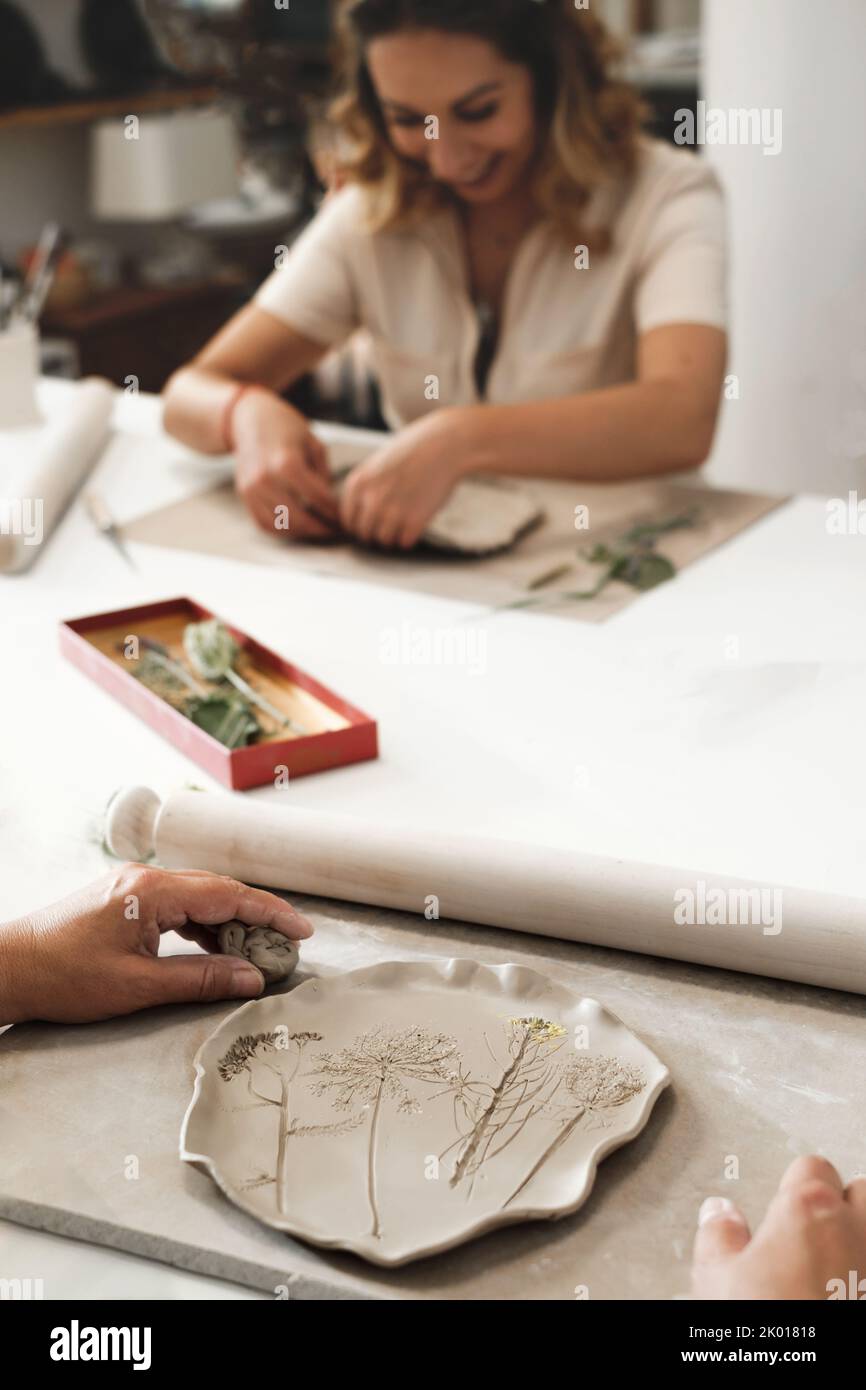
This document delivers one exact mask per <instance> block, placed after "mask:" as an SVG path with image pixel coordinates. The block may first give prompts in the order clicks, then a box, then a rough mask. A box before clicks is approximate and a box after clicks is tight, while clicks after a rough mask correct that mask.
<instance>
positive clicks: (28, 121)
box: [0, 86, 219, 130]
mask: <svg viewBox="0 0 866 1390" xmlns="http://www.w3.org/2000/svg"><path fill="white" fill-rule="evenodd" d="M218 96H219V89H218V88H217V87H212V86H204V87H179V88H170V87H167V88H165V89H164V90H161V91H160V90H156V91H144V92H130V93H128V94H127V95H126V96H122V97H88V98H86V99H83V100H81V101H63V102H57V103H56V104H55V105H53V106H18V107H16V108H15V109H14V110H12V111H0V130H21V129H24V128H25V127H30V128H34V127H39V126H42V127H45V126H60V125H90V124H91V123H92V122H93V121H101V120H105V119H108V118H110V117H112V116H128V115H135V116H141V115H145V114H147V113H149V112H153V111H177V110H180V109H181V108H182V107H187V106H206V105H208V104H209V103H210V102H213V101H216V99H217V97H218Z"/></svg>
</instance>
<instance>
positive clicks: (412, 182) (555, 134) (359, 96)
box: [331, 0, 646, 250]
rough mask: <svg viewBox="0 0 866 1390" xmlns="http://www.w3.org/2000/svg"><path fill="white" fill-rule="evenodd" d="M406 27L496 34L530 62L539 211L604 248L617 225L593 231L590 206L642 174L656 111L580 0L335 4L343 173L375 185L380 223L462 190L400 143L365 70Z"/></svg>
mask: <svg viewBox="0 0 866 1390" xmlns="http://www.w3.org/2000/svg"><path fill="white" fill-rule="evenodd" d="M408 28H412V29H419V30H420V29H436V30H440V31H443V30H444V31H445V32H447V33H457V34H466V35H471V36H472V37H475V38H482V39H486V40H487V41H488V42H489V43H491V44H492V45H493V47H494V48H495V49H496V50H497V51H498V52H499V53H501V54H502V56H503V57H504V58H505V59H507V60H508V61H510V62H513V63H519V64H521V65H522V66H524V67H526V68H528V69H529V71H530V72H531V74H532V77H533V82H534V88H535V104H536V111H537V114H538V119H539V123H540V129H541V139H540V143H539V155H538V160H537V166H536V172H535V177H534V181H533V183H534V194H535V198H536V201H537V203H538V206H539V208H540V209H541V211H542V213H543V214H545V215H546V216H547V217H548V218H549V219H550V221H551V222H552V223H553V224H554V226H556V227H557V228H558V229H559V230H561V232H562V234H563V236H566V237H569V238H571V237H574V236H577V237H578V238H580V239H581V240H583V241H585V242H587V243H588V244H589V243H592V244H594V246H595V247H596V249H601V250H603V249H605V248H606V246H607V245H608V244H609V240H610V238H609V230H608V229H605V228H588V227H586V226H585V224H584V217H585V209H586V205H587V202H588V201H589V198H590V196H591V194H592V192H593V190H594V189H596V188H597V187H599V186H601V185H604V184H607V183H610V182H611V181H613V180H616V179H618V178H622V177H624V176H626V177H627V176H629V175H631V174H632V173H633V172H634V169H635V167H636V164H637V161H638V150H639V139H640V135H641V131H642V128H643V124H644V119H645V115H646V112H645V108H644V106H643V103H642V101H641V99H640V97H639V95H638V93H637V92H636V91H635V89H634V88H633V87H631V86H629V85H628V84H627V83H626V82H622V81H619V80H617V79H615V78H614V77H612V76H611V75H610V64H611V63H612V62H613V60H614V59H615V58H617V57H618V56H619V53H620V50H619V46H618V45H617V44H616V43H615V42H614V41H613V39H612V38H611V36H610V34H609V32H608V30H607V29H606V28H605V26H604V24H603V23H602V22H601V20H599V19H597V18H596V17H595V15H593V14H591V13H590V12H589V10H585V9H583V10H579V9H576V8H575V5H574V0H337V32H338V43H339V49H338V52H339V59H338V74H339V89H340V94H339V95H338V97H337V98H336V100H335V101H334V103H333V105H332V107H331V115H332V118H333V119H334V120H335V122H336V123H337V126H338V128H339V131H340V133H341V134H342V136H344V137H345V143H346V146H347V149H348V154H347V157H346V159H345V160H341V166H342V171H343V173H344V175H345V177H347V178H348V179H350V180H351V181H353V182H355V183H359V184H361V185H362V186H363V187H364V188H365V189H366V190H367V192H368V195H369V205H370V226H371V230H390V229H394V228H399V227H406V226H410V225H412V224H413V223H414V222H416V221H417V220H418V219H419V218H421V217H423V216H424V215H425V213H428V212H430V211H432V210H434V209H435V208H437V207H441V206H442V205H443V203H445V202H447V201H448V199H449V198H450V197H451V196H452V195H450V194H449V193H448V192H447V190H445V189H444V188H443V187H441V186H440V185H438V184H436V183H435V182H434V181H433V180H432V179H431V178H430V177H429V175H428V174H427V173H426V171H424V170H423V169H419V168H418V167H417V165H415V164H412V163H411V162H410V161H408V160H406V159H404V158H403V157H402V156H401V155H399V154H398V153H397V151H396V150H395V149H394V147H393V145H392V144H391V141H390V139H389V137H388V133H387V129H386V125H385V121H384V119H383V116H382V112H381V109H380V107H379V101H378V97H377V95H376V90H375V87H374V85H373V81H372V78H371V76H370V72H369V69H368V67H367V59H366V48H367V45H368V44H369V43H370V42H371V41H372V40H373V39H375V38H380V37H382V36H383V35H385V34H391V33H394V32H396V31H398V30H400V29H408Z"/></svg>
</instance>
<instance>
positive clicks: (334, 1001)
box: [181, 960, 670, 1265]
mask: <svg viewBox="0 0 866 1390" xmlns="http://www.w3.org/2000/svg"><path fill="white" fill-rule="evenodd" d="M195 1065H196V1080H195V1090H194V1093H193V1098H192V1101H191V1102H190V1106H189V1109H188V1111H187V1113H186V1116H185V1118H184V1123H183V1129H182V1132H181V1158H182V1159H184V1160H185V1161H186V1162H187V1163H194V1164H196V1165H198V1166H200V1167H202V1168H203V1169H204V1170H205V1171H207V1172H208V1173H210V1175H211V1176H212V1177H213V1179H214V1180H215V1182H216V1183H218V1185H219V1186H220V1188H221V1189H222V1190H223V1192H224V1193H225V1194H226V1196H227V1197H229V1198H230V1199H231V1201H233V1202H235V1203H236V1204H237V1205H238V1206H239V1207H242V1208H243V1210H244V1211H247V1212H249V1213H250V1214H251V1215H253V1216H255V1217H257V1218H258V1219H259V1220H260V1221H264V1222H265V1223H266V1224H267V1225H269V1226H275V1227H277V1228H278V1229H279V1230H282V1231H290V1232H291V1233H292V1235H295V1236H299V1237H301V1238H302V1239H303V1240H307V1241H310V1242H311V1243H313V1244H315V1245H321V1246H326V1247H328V1248H338V1249H342V1250H353V1251H354V1252H355V1253H356V1254H358V1255H362V1256H363V1257H364V1258H365V1259H367V1260H371V1261H373V1262H374V1263H375V1264H380V1265H400V1264H404V1263H406V1262H407V1261H408V1260H415V1259H418V1258H419V1257H420V1256H422V1255H431V1254H434V1253H435V1252H437V1251H440V1250H447V1249H449V1248H450V1247H451V1246H454V1245H458V1244H459V1243H460V1242H461V1241H465V1240H468V1239H470V1238H471V1237H472V1236H476V1235H479V1234H481V1232H483V1231H488V1230H491V1229H492V1228H493V1227H496V1226H502V1225H506V1224H507V1223H510V1222H514V1221H525V1220H529V1219H531V1218H538V1217H557V1216H564V1215H565V1214H566V1213H568V1212H573V1211H575V1210H576V1208H577V1207H579V1206H580V1204H581V1202H583V1201H584V1200H585V1198H586V1197H587V1195H588V1193H589V1191H590V1189H591V1187H592V1183H593V1179H594V1177H595V1170H596V1167H597V1165H598V1163H599V1161H600V1160H601V1159H602V1158H604V1157H605V1156H606V1155H607V1154H609V1153H611V1152H612V1151H613V1150H614V1149H616V1148H618V1147H619V1146H620V1145H621V1144H625V1143H626V1142H627V1141H628V1140H629V1139H633V1138H634V1137H635V1135H637V1134H638V1133H639V1132H640V1131H641V1130H642V1129H643V1127H644V1125H645V1124H646V1122H647V1120H648V1118H649V1114H650V1111H651V1110H652V1107H653V1104H654V1102H655V1100H656V1098H657V1096H658V1095H659V1093H660V1092H661V1091H662V1090H663V1089H664V1087H665V1086H666V1085H667V1084H668V1081H669V1079H670V1078H669V1075H668V1072H667V1070H666V1068H665V1067H664V1066H663V1065H662V1064H661V1062H660V1061H659V1060H658V1058H657V1057H655V1056H654V1055H653V1053H652V1052H650V1051H649V1049H648V1048H647V1047H645V1046H644V1044H643V1043H642V1042H640V1041H639V1040H638V1039H637V1038H636V1037H635V1036H634V1034H633V1033H630V1032H629V1031H628V1029H627V1028H625V1027H624V1026H623V1024H622V1023H620V1021H619V1019H618V1018H616V1017H614V1015H613V1014H611V1013H608V1011H607V1010H606V1009H604V1008H602V1006H601V1005H600V1004H598V1003H596V1001H595V1000H594V999H582V998H580V997H579V996H578V995H576V994H574V993H573V992H572V991H571V990H569V989H566V988H565V987H564V986H562V985H557V984H555V983H554V982H553V981H551V980H549V979H546V978H545V977H544V976H543V975H539V974H536V972H535V971H534V970H527V969H525V968H524V967H523V966H518V965H500V966H483V965H478V964H477V963H476V962H474V961H469V960H451V961H439V962H424V963H421V964H417V963H414V962H406V963H402V962H394V963H389V964H384V965H375V966H371V967H368V968H367V969H364V970H353V971H350V972H349V973H347V974H343V975H335V976H332V977H329V978H326V979H314V980H309V981H307V982H306V983H305V984H303V985H299V986H298V987H297V988H296V989H294V990H292V991H291V992H290V993H288V994H276V995H272V996H271V997H269V998H265V999H257V1000H254V1001H253V1002H252V1003H249V1004H245V1005H244V1006H243V1007H242V1008H240V1009H238V1010H237V1011H236V1012H235V1013H233V1014H231V1015H230V1016H229V1017H228V1018H226V1019H225V1020H224V1021H223V1022H222V1023H221V1024H220V1026H219V1028H218V1029H217V1030H216V1032H215V1033H213V1034H212V1036H211V1037H210V1038H209V1039H208V1040H207V1042H206V1043H205V1044H204V1046H203V1047H202V1048H201V1049H200V1050H199V1052H198V1055H197V1056H196V1059H195Z"/></svg>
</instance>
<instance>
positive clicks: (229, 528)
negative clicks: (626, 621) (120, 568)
mask: <svg viewBox="0 0 866 1390" xmlns="http://www.w3.org/2000/svg"><path fill="white" fill-rule="evenodd" d="M520 487H521V490H522V491H524V492H526V493H527V494H528V495H530V496H531V497H532V498H533V499H534V501H535V502H536V503H537V504H538V506H539V507H540V508H541V509H542V511H543V512H544V515H545V520H544V521H543V522H542V523H541V524H540V525H539V526H536V527H535V528H534V529H533V530H531V531H530V532H528V534H527V535H525V536H524V537H523V538H522V539H521V540H520V541H518V542H517V544H516V545H515V546H514V547H513V548H512V549H510V550H507V551H503V552H502V553H501V554H498V555H492V556H490V557H488V558H486V559H472V558H467V557H466V556H450V555H443V554H435V553H433V552H432V551H429V550H417V551H413V552H412V553H411V554H409V555H401V554H385V553H382V552H376V551H372V550H364V549H362V548H361V547H360V546H350V545H325V546H309V545H292V544H291V543H289V542H288V541H287V540H286V539H285V537H284V536H282V537H280V536H277V535H276V534H274V535H272V536H271V535H266V534H265V533H264V532H262V531H260V530H259V529H258V527H257V526H256V524H255V522H254V521H253V520H252V518H251V517H250V516H249V515H248V514H247V512H246V510H245V508H244V507H243V505H242V503H241V501H240V499H239V498H238V497H237V495H236V494H235V492H234V490H233V488H232V487H230V486H228V487H220V488H214V489H213V490H211V491H210V492H205V493H199V494H198V495H197V496H195V497H189V498H187V499H185V500H184V501H182V502H174V503H172V504H171V505H170V506H167V507H162V508H160V510H159V511H155V512H150V513H148V515H147V516H143V517H139V518H138V519H137V520H135V521H131V522H128V523H127V524H126V525H124V527H123V534H124V536H125V537H126V539H127V540H130V541H139V542H142V543H144V544H147V545H159V546H166V547H167V548H168V549H170V550H187V551H195V552H199V553H204V554H209V555H218V556H221V557H222V558H223V559H230V560H239V561H243V562H245V563H248V564H262V565H283V566H286V567H288V568H296V569H297V568H300V569H304V570H312V571H314V572H315V573H317V574H320V575H325V576H330V577H333V578H339V579H353V580H357V581H360V582H364V583H367V584H381V585H385V586H387V587H396V588H401V589H409V590H413V591H414V592H416V593H423V594H430V595H434V596H436V597H440V598H448V599H458V600H463V601H465V602H467V603H477V604H478V605H479V607H482V608H497V607H501V606H506V605H508V604H512V603H520V602H521V601H522V600H524V599H526V598H527V597H528V596H530V595H531V596H532V597H533V599H534V600H539V599H541V598H542V596H543V598H544V603H543V605H539V606H537V607H532V608H529V609H527V610H525V611H527V612H535V611H537V612H542V613H547V614H551V615H553V616H555V617H559V618H569V619H572V620H574V621H578V622H587V623H598V622H604V620H605V619H606V618H609V617H611V616H612V615H613V614H614V613H618V612H619V611H620V610H621V609H623V608H626V607H627V606H628V605H629V604H631V603H634V602H635V601H636V600H637V599H638V598H640V594H639V593H638V591H637V590H636V589H634V588H632V587H630V586H629V585H628V584H624V583H621V582H619V581H615V582H613V583H611V584H609V585H608V586H607V587H606V588H605V589H604V591H603V593H601V594H599V595H598V596H597V597H596V598H592V599H589V600H587V599H581V600H580V601H575V600H563V599H562V598H561V597H558V595H559V594H560V593H561V592H577V593H580V594H584V593H587V592H588V591H590V590H592V589H593V588H594V587H595V585H596V584H597V583H598V579H599V575H600V574H601V573H603V566H601V565H598V564H591V563H589V561H588V559H587V555H588V553H589V552H590V551H591V549H592V547H593V546H595V545H596V544H598V543H602V542H603V543H605V544H608V545H610V544H615V543H616V542H617V540H618V539H619V538H620V537H622V536H623V535H624V534H625V533H626V532H627V531H629V530H630V529H631V528H632V527H633V526H635V525H636V524H643V523H646V522H653V523H655V524H658V523H660V522H664V521H670V520H671V519H673V518H675V517H680V516H682V515H684V514H687V513H692V512H694V514H695V522H694V524H693V525H690V526H688V527H686V528H683V529H682V530H674V531H671V532H670V533H669V534H666V535H663V536H661V537H660V539H659V541H658V551H659V553H660V554H662V555H664V556H666V557H667V558H668V559H669V560H670V561H671V562H672V564H673V565H674V566H675V567H676V569H677V570H678V571H679V570H682V569H684V568H685V567H686V566H687V565H690V564H693V563H694V561H695V560H699V559H701V557H702V556H704V555H706V554H708V553H709V552H710V551H711V550H714V549H715V548H716V547H717V546H720V545H724V544H725V543H726V542H727V541H729V540H732V539H733V537H734V536H736V535H738V534H739V533H740V532H741V531H744V530H745V529H746V528H747V527H749V526H751V525H752V524H753V523H754V522H756V521H758V520H759V519H760V518H761V517H763V516H766V515H767V514H768V513H769V512H771V511H773V510H774V509H775V508H776V507H778V506H780V505H781V503H782V502H783V501H785V500H786V499H784V498H779V497H765V496H760V495H758V494H757V493H748V492H727V491H724V490H722V489H717V488H709V487H706V486H701V485H698V484H696V483H695V484H692V483H688V484H686V483H677V482H671V481H669V480H667V479H650V480H648V481H643V482H636V483H618V484H615V485H610V484H604V485H602V484H597V483H593V484H589V483H577V482H568V483H559V482H543V481H542V482H539V481H537V480H534V481H532V482H531V483H530V482H527V481H525V480H523V479H521V482H520ZM576 507H585V508H586V509H587V511H586V513H580V515H579V516H578V517H576V515H575V508H576ZM587 518H588V520H589V528H588V529H585V530H578V529H576V526H575V522H576V520H578V521H580V522H581V523H583V521H585V520H586V519H587ZM564 567H570V568H568V572H567V573H565V574H562V575H560V576H559V577H557V578H554V579H553V580H552V581H547V582H545V584H544V586H543V589H542V590H536V589H534V588H533V587H532V586H533V585H535V584H537V583H538V582H539V581H540V580H542V579H544V580H546V579H547V576H550V575H555V574H556V571H558V570H562V569H563V568H564Z"/></svg>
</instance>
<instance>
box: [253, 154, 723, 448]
mask: <svg viewBox="0 0 866 1390" xmlns="http://www.w3.org/2000/svg"><path fill="white" fill-rule="evenodd" d="M587 224H588V225H589V226H594V225H599V224H601V225H605V226H608V227H610V229H611V231H612V234H613V245H612V248H611V249H610V250H609V251H607V253H606V254H601V253H599V252H590V253H589V264H588V266H587V265H585V260H586V256H585V255H581V254H580V253H579V251H578V248H573V247H571V246H569V245H568V244H567V242H566V241H565V240H564V239H563V237H562V234H561V233H560V232H558V231H557V230H555V229H554V228H553V227H552V226H551V225H550V224H549V223H547V222H541V223H537V224H536V225H535V226H534V227H533V228H532V229H531V231H530V232H529V233H528V234H527V236H526V237H525V239H524V240H523V242H522V243H521V245H520V247H519V248H518V251H517V254H516V256H515V258H514V261H513V262H512V265H511V268H510V271H509V275H508V281H507V284H506V289H505V297H504V303H503V309H502V318H501V325H500V331H499V339H498V345H497V349H496V355H495V358H494V360H493V364H492V366H491V369H490V373H489V376H488V378H487V387H486V393H485V396H484V400H486V401H488V402H490V403H493V404H508V403H513V402H518V401H537V400H550V399H553V398H555V397H560V396H568V395H573V394H575V393H577V392H581V391H592V390H597V389H599V388H600V387H604V386H612V385H615V384H617V383H621V382H626V381H632V380H634V379H635V372H636V348H637V340H638V338H639V336H640V335H641V334H643V333H647V332H648V331H649V330H650V329H652V328H658V327H660V326H661V325H663V324H673V323H698V324H709V325H712V326H713V327H716V328H721V329H724V328H725V327H726V322H727V303H726V298H727V296H726V289H727V286H726V281H727V255H726V235H725V210H724V202H723V196H722V192H721V189H720V187H719V183H718V180H717V178H716V176H715V174H714V173H713V171H712V170H711V168H710V167H709V166H708V165H707V164H706V163H705V162H704V161H703V159H701V158H699V157H698V156H696V155H694V154H692V153H690V152H689V151H686V150H682V149H677V148H675V147H674V146H671V145H668V144H666V143H663V142H662V141H658V140H650V139H645V140H644V141H643V142H642V151H641V159H640V164H639V167H638V171H637V173H636V175H635V177H634V178H633V179H631V180H629V181H628V182H625V181H623V183H621V184H620V185H618V186H616V187H614V188H609V189H607V190H600V191H599V192H598V193H596V195H595V197H594V198H593V200H592V202H591V204H590V207H589V209H588V213H587ZM576 252H578V254H576ZM255 302H256V303H257V304H258V306H259V307H260V308H262V309H266V310H268V311H269V312H270V313H271V314H273V315H275V316H276V317H277V318H278V319H281V320H282V321H283V322H284V323H286V324H288V325H290V326H291V327H292V328H295V329H296V330H297V331H298V332H299V333H302V334H303V335H304V336H305V337H308V338H311V339H312V340H313V341H314V342H319V343H321V344H322V345H323V346H326V347H334V346H337V345H338V344H339V343H341V342H343V341H344V340H345V339H346V338H347V337H348V336H349V335H350V334H351V333H352V332H353V331H354V330H355V329H357V328H365V329H367V330H368V332H369V334H370V337H371V339H372V344H373V355H374V366H375V369H376V372H377V376H378V379H379V384H380V387H381V391H382V398H383V409H384V414H385V417H386V419H387V421H388V423H389V424H390V425H391V426H392V427H393V428H399V427H400V426H401V425H404V424H407V423H409V421H411V420H414V419H417V418H418V416H420V415H423V414H425V413H426V412H427V411H430V410H434V409H436V408H437V407H438V406H440V405H468V404H472V403H477V402H478V401H479V399H480V397H479V393H478V387H477V385H476V379H475V370H474V367H475V359H476V355H477V351H478V345H479V334H480V331H481V330H480V326H479V320H478V315H477V312H476V309H475V306H474V305H473V303H472V300H471V296H470V291H469V281H468V268H467V262H466V255H465V250H464V246H463V240H462V235H461V227H460V223H459V220H458V217H457V214H456V212H455V211H454V210H453V209H446V210H443V211H441V212H438V213H436V214H434V215H432V216H430V217H428V218H427V219H426V221H424V222H422V223H420V224H419V225H418V226H417V227H413V228H412V229H411V230H405V231H389V232H370V231H368V230H366V228H365V194H364V191H363V190H362V189H361V188H359V187H357V186H355V185H350V186H349V187H347V188H344V189H343V190H342V191H341V192H339V193H337V194H336V195H335V196H334V197H332V198H330V199H328V200H327V201H326V202H325V204H324V205H323V207H322V208H321V210H320V212H319V213H318V214H317V215H316V217H315V218H314V219H313V221H312V222H311V223H310V225H309V226H308V227H307V228H306V230H305V231H304V232H303V233H302V234H301V236H300V237H299V238H298V240H297V241H296V242H295V244H294V245H293V247H292V249H291V251H290V253H289V255H288V257H287V259H286V261H285V263H284V264H283V265H282V266H281V267H280V268H279V269H277V270H275V271H274V272H273V274H272V275H270V276H269V277H268V279H267V280H266V281H265V283H264V284H263V285H262V287H261V289H260V290H259V291H258V293H257V295H256V299H255Z"/></svg>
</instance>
